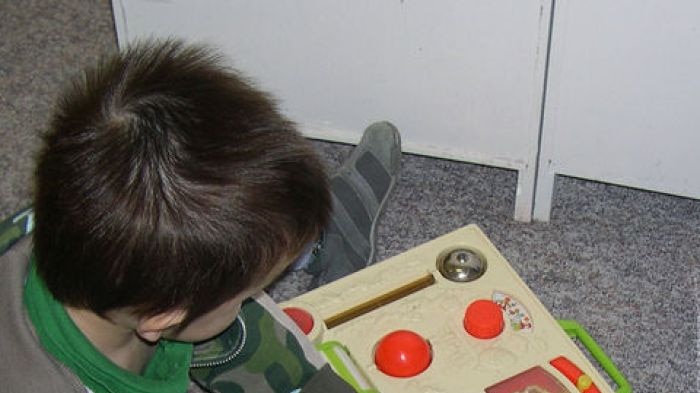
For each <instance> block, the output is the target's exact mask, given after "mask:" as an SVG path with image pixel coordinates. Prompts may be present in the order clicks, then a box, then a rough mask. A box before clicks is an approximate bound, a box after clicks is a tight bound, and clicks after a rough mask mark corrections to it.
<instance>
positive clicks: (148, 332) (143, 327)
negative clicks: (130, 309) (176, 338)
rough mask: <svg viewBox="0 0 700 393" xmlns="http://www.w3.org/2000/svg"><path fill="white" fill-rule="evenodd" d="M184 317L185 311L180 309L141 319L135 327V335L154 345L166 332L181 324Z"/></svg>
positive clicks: (185, 315)
mask: <svg viewBox="0 0 700 393" xmlns="http://www.w3.org/2000/svg"><path fill="white" fill-rule="evenodd" d="M186 317H187V311H185V310H180V309H175V310H170V311H165V312H162V313H160V314H156V315H152V316H150V317H143V318H141V319H140V320H139V322H138V325H137V326H136V334H138V335H139V337H141V338H142V339H144V340H146V341H148V342H151V343H155V342H157V341H158V340H160V338H161V336H162V335H163V333H164V332H165V331H166V330H168V329H170V328H172V327H174V326H176V325H179V324H181V323H182V322H183V321H184V320H185V318H186Z"/></svg>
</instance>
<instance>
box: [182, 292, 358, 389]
mask: <svg viewBox="0 0 700 393" xmlns="http://www.w3.org/2000/svg"><path fill="white" fill-rule="evenodd" d="M268 303H269V304H268ZM270 304H273V303H272V300H271V299H269V297H266V296H265V297H262V298H257V299H250V300H248V301H246V302H245V303H244V304H243V307H242V308H241V313H240V315H239V318H238V319H237V320H236V322H235V323H234V324H232V325H231V327H229V328H228V329H227V330H226V331H224V332H223V333H222V334H220V335H219V336H217V337H216V338H214V339H212V340H210V341H207V342H206V343H202V344H200V345H197V346H196V347H195V353H194V358H193V364H192V369H191V371H190V375H191V377H192V379H193V380H194V381H195V382H196V383H197V384H198V385H199V386H200V387H202V388H203V389H204V390H205V391H208V392H213V393H245V392H247V393H252V392H255V393H291V392H299V391H300V390H299V389H302V390H301V392H304V393H306V392H307V389H306V388H305V385H307V383H310V381H312V380H314V381H316V382H314V383H315V384H317V385H318V384H319V383H320V381H324V383H325V385H322V386H326V385H327V384H329V383H337V384H338V385H339V386H342V387H343V388H345V387H346V386H347V385H346V384H345V382H343V381H342V379H340V378H337V377H334V374H333V372H332V371H330V368H329V367H324V366H325V365H326V363H325V360H324V359H323V357H322V356H321V355H320V354H319V353H318V352H317V351H316V350H315V349H314V348H313V345H312V344H311V343H310V342H309V341H308V340H306V338H305V336H303V335H302V334H301V333H300V332H298V328H296V326H295V325H291V324H293V322H291V321H290V320H289V319H288V318H287V317H286V314H283V313H282V311H281V310H279V308H278V307H276V306H275V307H270ZM266 306H267V307H266ZM329 372H330V373H331V374H332V375H331V376H328V375H327V373H329ZM324 375H326V377H324ZM311 386H313V384H311V385H310V387H311ZM308 391H309V393H311V392H315V391H318V390H308ZM327 391H339V392H342V391H345V390H342V389H341V388H339V389H338V390H333V389H331V390H327Z"/></svg>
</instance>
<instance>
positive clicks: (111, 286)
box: [34, 41, 330, 320]
mask: <svg viewBox="0 0 700 393" xmlns="http://www.w3.org/2000/svg"><path fill="white" fill-rule="evenodd" d="M34 204H35V211H36V220H37V224H36V232H35V235H34V242H35V253H36V255H37V267H38V271H39V274H40V275H41V277H42V278H43V280H44V281H45V282H46V284H47V287H48V288H49V290H50V291H51V293H52V294H53V295H54V296H55V297H56V299H57V300H58V301H60V302H62V303H64V304H66V305H69V306H72V307H76V308H84V309H87V310H90V311H93V312H95V313H97V314H100V315H104V313H106V312H107V311H110V310H113V309H118V308H129V309H132V310H134V313H136V314H137V315H142V316H148V315H154V314H157V313H160V312H163V311H167V310H170V309H175V308H179V309H183V310H186V311H187V318H188V319H189V320H191V319H194V318H197V317H198V316H200V315H203V314H204V313H206V312H208V311H210V310H213V309H215V308H217V307H219V306H221V305H222V304H223V303H225V302H226V301H228V300H230V299H232V298H234V297H236V296H237V295H239V294H241V293H242V292H243V291H245V290H247V289H249V288H251V287H254V286H258V285H261V284H262V282H263V280H265V279H266V278H269V277H268V276H269V274H270V272H271V271H274V270H276V271H279V270H280V269H281V265H283V264H285V263H288V262H290V261H291V260H292V259H293V258H294V256H295V254H296V253H298V252H299V251H300V250H301V249H302V248H303V247H304V245H305V244H307V243H309V242H311V241H313V240H314V239H315V238H316V237H317V236H318V234H319V232H320V231H321V230H322V228H323V227H324V226H325V224H326V222H327V219H328V215H329V210H330V197H329V192H328V186H327V180H326V177H325V174H324V172H323V169H322V166H321V163H320V162H319V160H318V158H317V157H316V155H315V154H314V153H313V151H312V147H311V146H310V144H309V143H308V141H306V140H305V139H304V138H302V137H301V136H300V135H299V134H298V133H297V132H296V131H295V129H294V126H293V125H292V124H290V122H289V121H288V120H286V119H285V118H284V117H283V116H281V115H280V114H279V112H278V111H277V109H276V108H275V105H274V103H273V102H272V101H271V99H270V97H268V96H267V95H266V94H264V93H261V92H260V91H258V90H256V89H255V88H254V87H252V86H251V85H250V83H248V82H247V81H246V80H244V79H243V78H242V77H241V76H240V75H238V74H237V73H235V72H234V71H232V70H230V69H227V68H226V67H225V66H223V65H222V63H221V61H220V60H219V59H218V58H217V57H216V56H215V55H213V54H212V52H211V51H210V50H208V49H206V48H201V47H190V46H186V45H184V44H182V43H179V42H176V41H168V42H161V43H148V44H142V45H138V46H135V47H132V48H131V49H129V50H127V51H124V52H122V53H121V54H118V55H115V56H113V57H111V58H109V59H106V60H105V61H103V62H102V63H101V64H100V65H99V66H98V67H97V68H95V69H93V70H90V71H88V72H86V73H85V75H84V76H83V77H82V78H81V79H79V80H78V81H76V82H75V83H74V86H73V87H72V88H71V89H70V90H69V91H68V92H67V93H66V94H65V95H64V97H63V98H62V100H61V102H60V103H59V105H58V108H57V111H56V114H55V116H54V118H53V121H52V124H51V128H50V130H49V132H48V133H47V134H46V136H45V146H44V148H43V150H42V151H41V153H40V156H39V162H38V169H37V186H36V197H35V201H34Z"/></svg>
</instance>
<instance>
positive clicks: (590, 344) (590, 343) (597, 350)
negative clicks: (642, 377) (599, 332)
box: [557, 319, 632, 393]
mask: <svg viewBox="0 0 700 393" xmlns="http://www.w3.org/2000/svg"><path fill="white" fill-rule="evenodd" d="M557 322H559V326H561V328H562V329H564V331H565V332H566V334H568V335H569V337H571V338H575V339H577V340H579V341H580V342H581V344H583V346H584V347H586V349H587V350H588V351H589V352H590V353H591V356H593V358H594V359H595V360H596V361H597V362H598V363H599V364H600V366H601V367H602V368H603V370H605V372H606V373H608V375H609V376H610V378H611V379H612V380H613V381H614V382H615V383H616V384H617V387H618V389H617V391H616V392H617V393H631V392H632V386H631V385H630V384H629V382H627V378H625V376H624V375H623V374H622V372H620V370H618V369H617V366H615V363H613V361H612V360H611V359H610V357H609V356H608V355H607V354H606V353H605V351H603V349H602V348H601V347H600V346H599V345H598V343H596V342H595V340H594V339H593V337H591V336H590V335H589V334H588V332H587V331H586V329H584V328H583V326H581V324H580V323H578V322H576V321H573V320H568V319H559V320H557Z"/></svg>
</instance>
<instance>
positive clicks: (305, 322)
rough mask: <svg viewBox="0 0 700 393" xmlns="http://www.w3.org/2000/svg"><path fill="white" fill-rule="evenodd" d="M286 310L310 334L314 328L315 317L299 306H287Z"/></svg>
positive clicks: (303, 330) (300, 327) (302, 329)
mask: <svg viewBox="0 0 700 393" xmlns="http://www.w3.org/2000/svg"><path fill="white" fill-rule="evenodd" d="M284 312H285V313H286V314H287V315H289V317H290V318H292V320H293V321H294V322H295V323H296V324H297V326H299V329H301V331H302V332H304V334H309V333H310V332H311V330H312V329H313V328H314V317H312V316H311V314H309V312H308V311H306V310H304V309H301V308H297V307H287V308H285V309H284Z"/></svg>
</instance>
